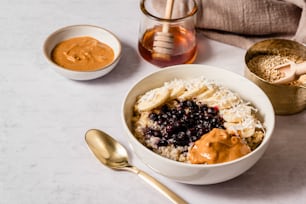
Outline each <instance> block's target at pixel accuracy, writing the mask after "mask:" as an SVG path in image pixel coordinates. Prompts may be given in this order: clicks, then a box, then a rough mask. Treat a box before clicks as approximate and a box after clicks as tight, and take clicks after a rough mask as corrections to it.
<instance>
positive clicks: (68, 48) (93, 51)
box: [52, 37, 114, 71]
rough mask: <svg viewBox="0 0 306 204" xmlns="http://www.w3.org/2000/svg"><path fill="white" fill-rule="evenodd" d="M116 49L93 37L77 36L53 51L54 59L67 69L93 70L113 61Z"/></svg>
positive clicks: (60, 44)
mask: <svg viewBox="0 0 306 204" xmlns="http://www.w3.org/2000/svg"><path fill="white" fill-rule="evenodd" d="M113 59H114V51H113V49H112V48H111V47H109V46H108V45H106V44H104V43H102V42H99V41H98V40H96V39H94V38H91V37H76V38H71V39H68V40H65V41H63V42H61V43H59V44H58V45H57V46H56V47H55V48H54V50H53V51H52V60H53V61H54V62H55V63H56V64H58V65H60V66H62V67H64V68H67V69H71V70H77V71H93V70H97V69H100V68H103V67H104V66H106V65H108V64H109V63H111V62H112V61H113Z"/></svg>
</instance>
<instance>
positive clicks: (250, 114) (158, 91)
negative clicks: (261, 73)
mask: <svg viewBox="0 0 306 204" xmlns="http://www.w3.org/2000/svg"><path fill="white" fill-rule="evenodd" d="M256 111H257V110H256V108H255V107H253V106H252V105H251V104H250V103H249V102H247V101H244V100H243V99H241V98H240V97H239V96H238V94H236V93H234V92H232V91H231V90H229V89H227V88H225V87H223V86H220V85H217V84H216V83H214V82H212V81H208V80H206V79H205V78H204V77H199V78H196V79H192V80H182V79H174V80H172V81H169V82H166V83H164V85H163V86H161V87H157V88H155V89H152V90H149V91H148V92H146V93H144V94H143V95H141V96H139V97H138V98H137V101H136V103H135V106H134V116H133V129H134V133H135V136H136V138H137V139H138V140H139V141H140V142H141V143H142V144H143V145H145V146H146V147H147V148H149V149H151V150H152V151H154V152H155V153H157V154H160V155H161V156H164V157H166V158H169V159H172V160H175V161H180V162H186V163H194V164H214V163H222V162H226V161H230V160H234V159H236V158H239V157H241V156H244V155H246V154H248V153H249V152H251V151H252V150H254V149H256V147H257V146H258V145H260V143H261V142H262V140H263V137H264V127H263V125H262V122H261V121H260V120H259V119H258V118H257V117H256V114H255V113H256Z"/></svg>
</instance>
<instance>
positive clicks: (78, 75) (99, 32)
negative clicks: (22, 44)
mask: <svg viewBox="0 0 306 204" xmlns="http://www.w3.org/2000/svg"><path fill="white" fill-rule="evenodd" d="M82 36H89V37H92V38H95V39H97V40H98V41H100V42H103V43H105V44H107V45H108V46H110V47H111V48H112V49H113V51H114V55H115V56H114V59H113V61H112V62H111V63H110V64H109V65H107V66H105V67H101V68H100V69H97V70H94V71H74V70H70V69H66V68H63V67H61V66H59V65H57V64H56V63H55V62H53V61H52V59H51V53H52V50H53V49H54V47H55V46H56V45H57V44H58V43H60V42H62V41H64V40H67V39H70V38H73V37H82ZM43 52H44V54H45V56H46V58H47V60H48V61H49V62H50V63H51V65H52V67H53V69H54V70H55V71H56V72H58V73H60V74H62V75H63V76H65V77H67V78H69V79H73V80H90V79H96V78H99V77H101V76H104V75H105V74H107V73H109V72H110V71H112V70H113V69H114V67H115V66H116V65H117V63H118V62H119V59H120V56H121V43H120V41H119V39H118V38H117V37H116V36H115V35H114V34H113V33H112V32H110V31H108V30H106V29H104V28H101V27H97V26H92V25H73V26H68V27H64V28H61V29H59V30H57V31H55V32H54V33H52V34H51V35H50V36H49V37H48V38H47V39H46V41H45V43H44V46H43Z"/></svg>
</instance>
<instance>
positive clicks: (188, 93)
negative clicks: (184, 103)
mask: <svg viewBox="0 0 306 204" xmlns="http://www.w3.org/2000/svg"><path fill="white" fill-rule="evenodd" d="M206 90H207V86H206V84H205V82H204V81H201V80H200V79H199V80H192V81H189V82H186V85H185V92H184V93H183V94H182V95H180V96H179V97H178V99H179V100H188V99H191V98H193V97H196V96H197V95H199V94H201V93H203V92H204V91H206Z"/></svg>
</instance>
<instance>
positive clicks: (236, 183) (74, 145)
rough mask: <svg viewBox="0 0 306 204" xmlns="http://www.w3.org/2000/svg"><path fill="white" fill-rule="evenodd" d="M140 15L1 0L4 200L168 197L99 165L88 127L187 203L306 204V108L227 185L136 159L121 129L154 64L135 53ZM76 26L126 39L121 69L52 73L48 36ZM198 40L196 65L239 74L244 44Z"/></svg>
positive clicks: (110, 0) (281, 119)
mask: <svg viewBox="0 0 306 204" xmlns="http://www.w3.org/2000/svg"><path fill="white" fill-rule="evenodd" d="M139 12H140V11H139V1H137V0H121V1H114V0H91V1H80V0H67V1H62V0H52V1H50V0H45V1H42V0H19V1H17V0H1V2H0V70H1V71H0V204H44V203H50V204H72V203H73V204H85V203H86V204H95V203H97V204H98V203H99V204H100V203H105V204H108V203H140V204H146V203H168V200H167V199H166V198H164V197H163V196H162V195H160V194H159V193H158V192H156V191H155V190H154V189H153V188H151V187H150V186H148V185H147V184H146V183H144V182H143V181H142V180H141V179H140V178H138V177H137V176H136V175H134V174H131V173H128V172H115V171H112V170H110V169H107V168H106V167H104V166H102V165H101V164H100V163H99V162H98V161H97V160H96V159H95V157H94V156H93V154H92V153H91V152H90V151H89V150H88V148H87V146H86V143H85V141H84V134H85V132H86V130H88V129H90V128H99V129H103V130H105V131H106V132H108V133H109V134H111V135H113V136H114V137H115V138H117V139H118V140H119V141H120V142H122V143H123V144H124V145H125V146H126V147H127V148H128V150H129V153H130V155H131V157H132V159H131V162H132V163H133V164H134V165H136V166H138V167H139V168H141V169H143V170H145V171H146V172H148V173H149V174H151V175H152V176H154V177H156V178H157V179H159V180H160V181H161V182H163V183H164V184H166V185H167V186H168V187H169V188H171V189H172V190H174V191H175V192H177V193H178V194H180V195H181V196H182V197H183V198H184V199H186V200H187V201H189V202H190V203H236V204H240V203H241V204H244V203H248V204H255V203H256V204H258V203H270V204H272V203H275V204H282V203H284V204H287V203H306V156H305V155H306V148H305V146H306V112H305V111H304V112H302V113H299V114H296V115H293V116H277V117H276V129H275V133H274V137H273V139H272V143H271V145H270V147H269V148H268V150H267V151H266V153H265V154H264V156H263V158H262V159H261V160H260V161H259V162H258V163H257V164H256V165H255V166H254V167H253V168H251V169H250V170H249V171H247V172H246V173H245V174H243V175H241V176H240V177H238V178H236V179H233V180H231V181H228V182H225V183H221V184H216V185H208V186H192V185H185V184H180V183H176V182H173V181H171V180H168V179H167V178H164V177H162V176H159V175H158V174H156V173H155V172H153V171H152V170H151V169H149V168H148V167H147V166H145V165H144V164H143V163H142V162H141V161H139V160H138V158H137V157H135V156H134V155H133V153H132V152H131V149H130V147H129V145H128V144H127V139H126V137H125V132H124V130H123V128H122V125H121V116H120V110H121V104H122V100H123V97H124V96H125V94H126V91H127V90H128V89H129V88H130V86H131V85H132V84H133V83H135V82H136V81H137V80H138V79H139V78H140V77H142V76H144V75H146V74H148V73H151V72H153V71H157V70H158V68H156V67H154V66H152V65H150V64H148V63H147V62H145V61H144V60H143V59H142V58H140V57H139V55H138V52H137V35H138V22H139V16H140V15H139ZM73 24H93V25H97V26H102V27H104V28H107V29H109V30H111V31H113V32H114V33H115V34H116V35H117V36H118V37H119V38H120V40H121V41H122V44H123V56H122V59H121V61H120V63H119V65H118V66H117V67H116V69H115V70H113V71H112V72H111V73H110V74H108V75H107V76H105V77H103V78H100V79H97V80H94V81H89V82H76V81H72V80H68V79H66V78H64V77H62V76H60V75H58V74H57V73H55V72H54V71H53V70H52V69H51V67H50V65H49V64H48V63H47V61H46V60H45V59H44V56H43V54H42V45H43V42H44V40H45V38H46V37H47V35H48V34H50V33H51V32H53V31H55V30H57V29H59V28H60V27H63V26H68V25H73ZM198 37H199V38H198V39H199V56H198V59H197V61H196V63H199V64H208V65H213V66H218V67H222V68H225V69H229V70H232V71H234V72H237V73H239V74H243V58H244V52H245V51H244V50H242V49H238V48H234V47H232V46H228V45H225V44H221V43H218V42H215V41H211V40H207V39H205V38H204V37H202V36H198ZM284 97H285V96H284Z"/></svg>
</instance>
